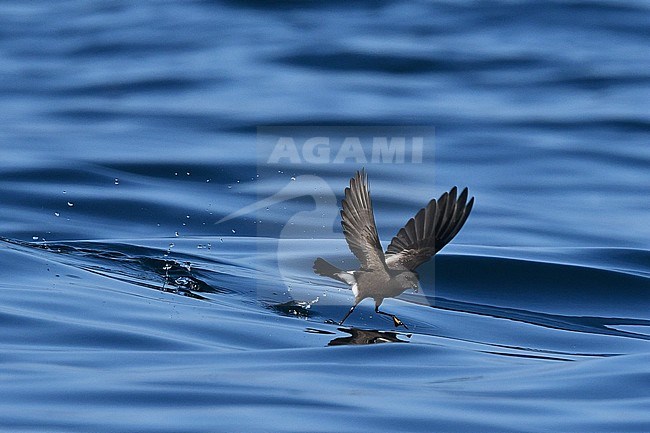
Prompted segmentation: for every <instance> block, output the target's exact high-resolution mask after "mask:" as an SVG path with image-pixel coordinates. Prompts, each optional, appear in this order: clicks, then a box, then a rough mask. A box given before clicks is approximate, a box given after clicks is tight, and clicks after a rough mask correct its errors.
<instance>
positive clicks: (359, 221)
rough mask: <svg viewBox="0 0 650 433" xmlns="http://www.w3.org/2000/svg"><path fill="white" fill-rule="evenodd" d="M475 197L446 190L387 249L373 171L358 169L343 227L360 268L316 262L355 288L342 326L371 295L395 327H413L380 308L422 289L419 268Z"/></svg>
mask: <svg viewBox="0 0 650 433" xmlns="http://www.w3.org/2000/svg"><path fill="white" fill-rule="evenodd" d="M473 204H474V198H473V197H472V198H471V199H470V200H469V201H468V191H467V188H465V189H463V191H462V192H461V193H460V195H459V196H457V188H456V187H453V188H452V189H451V190H450V191H449V192H445V193H444V194H442V195H441V196H440V198H439V199H438V200H436V199H433V200H431V201H430V202H429V204H427V205H426V207H424V208H422V209H420V210H419V211H418V213H417V214H415V216H414V217H413V218H411V219H410V220H408V222H407V223H406V225H405V226H404V227H403V228H401V229H400V230H399V232H398V233H397V235H396V236H395V237H394V238H393V240H392V241H391V243H390V245H388V249H387V250H386V252H385V253H384V251H383V250H382V246H381V242H380V241H379V235H378V233H377V226H376V225H375V216H374V213H373V210H372V202H371V201H370V190H369V188H368V176H367V174H366V171H365V169H362V170H360V171H357V173H356V175H355V176H354V177H353V178H352V179H350V186H349V187H348V188H345V198H344V199H343V201H342V210H341V226H342V227H343V234H344V235H345V240H346V241H347V243H348V246H349V248H350V251H352V253H353V254H354V255H355V256H356V258H357V259H358V260H359V262H360V264H361V267H360V268H359V269H357V270H355V271H344V270H342V269H339V268H337V267H336V266H334V265H332V264H331V263H329V262H327V261H326V260H324V259H322V258H320V257H319V258H317V259H316V261H315V262H314V272H315V273H316V274H318V275H322V276H325V277H330V278H333V279H335V280H338V281H341V282H343V283H346V284H348V285H349V286H351V287H352V293H354V305H352V307H351V308H350V310H349V311H348V312H347V314H346V315H345V317H343V319H341V321H340V322H339V325H342V324H343V322H345V320H346V319H347V318H348V317H349V316H350V314H352V312H353V311H354V309H355V308H356V306H357V305H358V304H359V303H360V302H361V301H362V300H364V299H366V298H373V299H374V300H375V312H376V313H377V314H383V315H385V316H389V317H391V318H392V319H393V322H394V324H395V326H396V327H398V326H404V327H405V328H407V329H408V327H407V326H406V325H405V324H404V323H403V322H402V321H401V320H400V319H399V318H397V316H395V315H394V314H390V313H386V312H383V311H380V310H379V306H380V305H381V303H382V302H383V301H384V299H385V298H393V297H396V296H398V295H400V294H402V293H403V292H404V291H405V290H408V289H413V290H415V291H417V290H418V289H419V277H418V274H417V272H416V269H417V267H418V266H420V265H421V264H423V263H425V262H427V261H428V260H429V259H430V258H431V257H433V256H434V255H435V254H436V253H437V252H438V251H440V250H441V249H442V248H443V247H444V246H445V245H447V244H448V243H449V242H450V241H451V240H452V239H453V238H454V236H456V234H458V232H459V231H460V229H461V228H462V227H463V224H465V221H466V220H467V217H468V216H469V214H470V212H471V211H472V206H473Z"/></svg>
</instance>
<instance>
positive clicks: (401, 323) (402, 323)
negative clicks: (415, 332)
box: [375, 305, 409, 329]
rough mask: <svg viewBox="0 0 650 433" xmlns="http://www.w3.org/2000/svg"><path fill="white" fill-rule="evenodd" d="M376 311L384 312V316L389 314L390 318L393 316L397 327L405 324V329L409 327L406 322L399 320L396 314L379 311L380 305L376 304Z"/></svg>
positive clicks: (378, 312)
mask: <svg viewBox="0 0 650 433" xmlns="http://www.w3.org/2000/svg"><path fill="white" fill-rule="evenodd" d="M375 313H377V314H383V315H384V316H389V317H390V318H392V319H393V323H394V324H395V327H396V328H397V327H400V326H403V327H404V328H405V329H409V327H408V326H406V325H405V324H404V322H402V321H401V320H399V319H398V318H397V316H396V315H394V314H390V313H385V312H383V311H379V305H375Z"/></svg>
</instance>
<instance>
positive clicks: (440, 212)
mask: <svg viewBox="0 0 650 433" xmlns="http://www.w3.org/2000/svg"><path fill="white" fill-rule="evenodd" d="M456 194H457V188H456V187H453V188H452V189H451V191H449V192H446V193H444V194H443V195H441V196H440V198H439V199H438V200H437V201H436V200H435V199H433V200H431V201H430V202H429V204H428V205H427V206H426V207H424V208H422V209H420V211H419V212H418V213H417V214H416V215H415V217H413V218H411V219H410V220H408V222H407V223H406V225H405V226H404V227H403V228H402V229H400V231H399V232H398V233H397V235H396V236H395V237H394V238H393V240H392V241H391V243H390V245H389V246H388V249H387V250H386V263H387V265H388V267H389V268H393V269H403V268H405V269H409V270H412V271H413V270H415V268H417V267H418V266H420V265H421V264H422V263H424V262H426V261H428V260H429V259H430V258H431V257H432V256H433V255H434V254H436V253H437V252H438V251H440V250H441V249H442V248H443V247H444V246H445V245H447V244H448V243H449V242H450V241H451V240H452V239H453V238H454V236H456V234H458V231H459V230H460V229H461V228H462V227H463V224H465V221H466V220H467V217H468V216H469V213H470V212H471V211H472V206H473V205H474V197H472V198H471V199H470V200H469V201H467V196H468V191H467V188H465V189H463V191H462V192H461V194H460V196H459V197H458V198H456Z"/></svg>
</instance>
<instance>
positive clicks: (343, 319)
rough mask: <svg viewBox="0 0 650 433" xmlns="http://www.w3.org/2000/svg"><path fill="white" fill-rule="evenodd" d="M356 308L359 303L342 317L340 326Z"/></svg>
mask: <svg viewBox="0 0 650 433" xmlns="http://www.w3.org/2000/svg"><path fill="white" fill-rule="evenodd" d="M355 308H357V304H354V305H353V306H352V307H351V308H350V311H348V314H346V315H345V317H344V318H342V319H341V321H340V322H339V326H340V325H342V324H343V322H345V319H347V318H348V316H349V315H350V314H352V312H353V311H354V309H355Z"/></svg>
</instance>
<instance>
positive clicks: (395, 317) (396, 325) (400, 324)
mask: <svg viewBox="0 0 650 433" xmlns="http://www.w3.org/2000/svg"><path fill="white" fill-rule="evenodd" d="M393 323H395V327H396V328H399V327H400V326H403V327H404V329H409V327H408V326H406V325H405V324H404V322H402V321H401V320H399V319H398V318H397V316H393Z"/></svg>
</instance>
